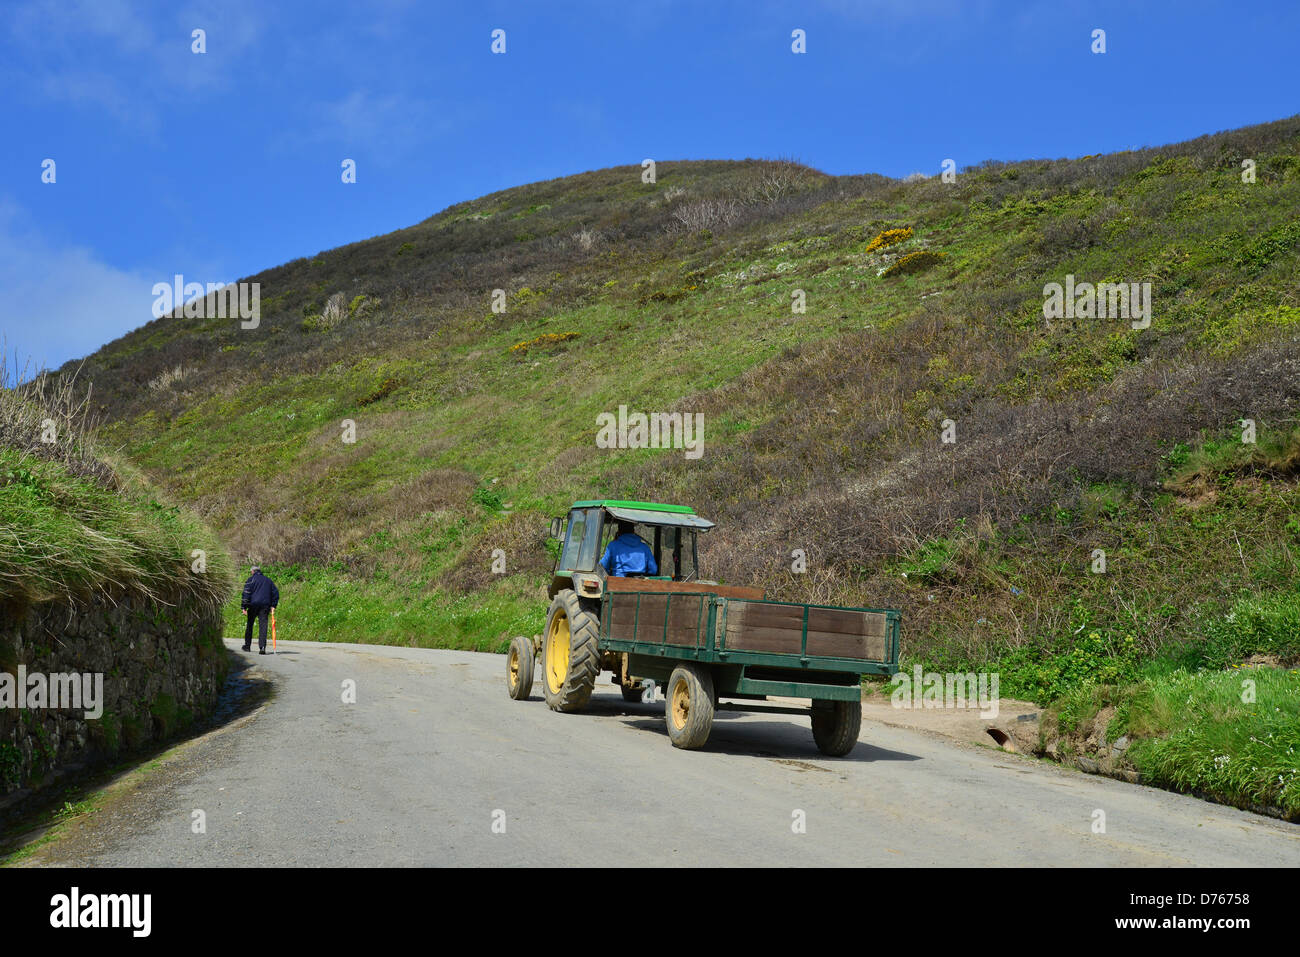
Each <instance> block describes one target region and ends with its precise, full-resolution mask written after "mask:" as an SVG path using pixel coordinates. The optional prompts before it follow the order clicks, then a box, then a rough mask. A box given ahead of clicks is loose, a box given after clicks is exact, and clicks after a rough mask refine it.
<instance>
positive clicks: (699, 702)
mask: <svg viewBox="0 0 1300 957" xmlns="http://www.w3.org/2000/svg"><path fill="white" fill-rule="evenodd" d="M664 690H665V698H666V701H665V704H664V723H666V724H667V725H668V737H669V739H670V740H671V741H672V743H673V747H674V748H685V749H687V750H689V749H691V748H699V747H703V746H704V742H705V741H707V740H709V731H710V730H712V728H713V676H712V675H711V674H709V672H708V669H706V668H701V667H700V666H699V665H694V664H690V665H678V666H677V667H676V668H674V669H673V673H672V675H671V676H670V677H669V678H668V687H667V688H666V689H664Z"/></svg>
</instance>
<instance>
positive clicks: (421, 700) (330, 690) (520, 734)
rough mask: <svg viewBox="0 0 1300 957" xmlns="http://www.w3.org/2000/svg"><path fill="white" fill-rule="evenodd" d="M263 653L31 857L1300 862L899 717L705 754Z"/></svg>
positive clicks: (445, 680) (368, 668)
mask: <svg viewBox="0 0 1300 957" xmlns="http://www.w3.org/2000/svg"><path fill="white" fill-rule="evenodd" d="M229 647H231V648H232V649H233V648H235V647H236V643H234V642H232V643H231V644H230V646H229ZM248 657H250V660H251V663H252V664H253V666H254V668H257V669H263V670H264V671H265V672H266V673H267V675H268V676H269V677H270V678H271V679H272V680H273V682H274V686H275V693H274V695H273V696H272V697H271V698H270V699H269V700H268V701H267V702H266V703H265V704H264V705H263V706H262V707H261V708H260V709H259V710H257V711H255V712H254V713H252V714H251V715H248V716H246V717H244V718H242V719H239V720H238V721H236V722H234V723H232V724H231V725H228V726H226V727H224V728H221V729H218V730H216V731H214V732H211V733H209V734H207V735H205V736H204V737H202V738H200V739H198V740H196V741H194V742H191V743H190V744H188V745H186V746H184V747H183V748H182V749H180V751H179V752H177V753H176V754H175V755H173V756H170V757H168V758H167V759H166V760H164V761H163V762H162V764H161V766H159V767H158V768H156V769H153V770H146V771H142V772H140V773H139V774H138V778H139V781H138V783H136V784H133V785H132V786H131V788H130V789H129V791H128V793H126V794H124V795H121V796H119V797H117V798H115V799H114V800H111V801H109V802H107V804H106V805H105V806H104V807H103V808H102V809H101V810H100V811H99V812H98V813H96V814H92V815H89V816H87V818H85V819H84V821H83V822H82V823H80V824H78V825H77V826H76V827H74V828H72V829H70V832H69V833H68V835H67V836H66V837H65V838H64V839H62V840H60V841H58V842H56V843H54V844H51V845H47V846H46V847H43V848H41V849H39V850H38V851H37V852H36V853H35V854H33V855H32V857H31V858H30V859H29V861H28V863H31V864H37V865H39V864H50V863H55V864H57V863H64V864H79V865H89V866H119V865H131V866H135V865H163V866H170V865H208V866H240V865H341V866H364V865H491V866H498V865H584V864H601V865H608V864H622V865H628V866H653V865H796V866H822V865H852V866H875V865H888V866H899V865H912V866H934V865H961V866H970V867H998V866H1003V865H1031V866H1041V865H1085V866H1117V865H1118V866H1129V865H1137V866H1144V865H1148V866H1169V865H1232V866H1242V865H1246V866H1250V865H1267V866H1296V865H1300V827H1296V826H1294V825H1290V824H1285V823H1282V822H1278V821H1273V820H1270V819H1267V818H1262V817H1257V816H1255V815H1252V814H1248V813H1245V812H1242V811H1238V810H1235V809H1232V808H1227V807H1221V806H1218V805H1214V804H1209V803H1205V802H1202V801H1199V800H1196V799H1194V798H1191V797H1186V796H1182V795H1177V794H1172V793H1168V792H1165V791H1161V790H1156V789H1152V788H1146V787H1136V786H1133V785H1129V784H1124V783H1122V782H1119V781H1114V780H1111V779H1109V778H1102V777H1093V776H1088V775H1084V774H1080V773H1078V772H1076V771H1072V770H1067V769H1063V768H1059V767H1055V766H1052V765H1049V764H1046V763H1043V762H1036V761H1033V760H1030V759H1028V758H1023V757H1019V756H1016V755H1011V754H1007V753H1004V752H1001V751H998V750H996V749H993V748H976V747H969V746H964V745H959V744H956V743H953V742H951V741H948V740H945V739H942V738H938V737H933V736H930V735H926V734H924V733H921V732H917V731H910V730H906V729H902V728H895V727H887V726H884V725H880V724H875V723H871V722H864V724H863V729H862V735H861V739H860V743H859V744H858V746H857V748H856V749H854V751H853V752H852V753H851V754H850V755H849V756H848V757H846V758H839V759H832V758H826V757H824V756H822V755H821V754H820V753H819V752H818V751H817V750H816V748H815V746H814V745H813V740H812V733H811V731H810V730H809V727H808V721H807V719H806V718H802V717H794V716H780V715H775V716H774V715H742V714H736V713H730V712H722V713H719V715H718V719H717V721H716V722H715V724H714V730H713V734H712V737H711V738H710V740H709V743H708V745H707V746H706V747H705V748H704V749H703V750H700V751H691V752H687V751H679V750H676V749H674V748H672V747H671V746H670V745H669V743H668V739H667V736H666V733H665V730H664V721H663V704H662V701H660V702H658V703H650V704H640V703H637V704H630V705H629V704H625V703H624V702H623V700H622V697H621V695H620V694H619V691H618V688H617V686H615V685H612V684H610V683H609V679H608V675H602V676H601V679H600V683H599V684H598V685H597V690H596V694H595V696H594V697H593V699H592V703H591V705H590V707H589V709H588V711H587V712H585V713H582V714H572V715H563V714H555V713H553V712H552V711H550V710H549V709H548V708H547V707H546V705H545V703H544V701H543V700H542V698H541V693H540V680H539V681H538V682H537V684H535V685H534V692H533V697H532V699H531V700H529V701H526V702H516V701H512V700H510V699H509V698H508V697H507V695H506V689H505V677H504V673H505V659H504V657H501V656H496V655H482V654H473V653H468V652H454V651H435V650H429V649H411V648H387V647H379V646H370V645H343V644H317V643H311V642H282V643H281V644H280V653H279V654H278V655H274V656H272V655H267V656H265V657H260V656H258V655H256V654H253V655H252V656H248ZM349 681H351V682H355V691H356V702H355V703H354V704H352V703H345V702H344V700H343V697H344V689H345V682H349ZM196 811H201V812H202V817H201V818H199V817H198V816H196V815H195V812H196ZM1098 812H1102V813H1103V814H1104V825H1105V830H1104V833H1096V832H1095V831H1094V827H1095V823H1096V822H1097V821H1098V820H1100V818H1098V817H1097V813H1098ZM199 820H201V821H202V823H203V825H204V827H203V828H202V829H198V828H196V827H195V822H196V821H199ZM800 823H802V824H803V828H802V829H801V828H800V827H799V825H800ZM196 831H199V833H196Z"/></svg>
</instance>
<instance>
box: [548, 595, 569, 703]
mask: <svg viewBox="0 0 1300 957" xmlns="http://www.w3.org/2000/svg"><path fill="white" fill-rule="evenodd" d="M567 677H569V619H568V618H567V617H565V614H564V612H562V611H557V612H556V613H555V616H554V617H553V618H552V619H551V628H550V631H549V632H548V633H547V635H546V683H547V684H548V685H550V688H551V693H552V694H559V693H560V689H561V688H563V687H564V679H565V678H567Z"/></svg>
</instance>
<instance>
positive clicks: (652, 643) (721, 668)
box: [599, 590, 902, 701]
mask: <svg viewBox="0 0 1300 957" xmlns="http://www.w3.org/2000/svg"><path fill="white" fill-rule="evenodd" d="M646 599H655V600H658V599H663V601H664V612H663V615H662V618H663V628H662V630H661V632H660V634H659V637H658V640H646V636H645V635H643V634H642V629H641V627H640V625H641V611H642V605H643V604H644V603H645V601H646ZM674 599H677V601H678V602H679V604H680V603H681V602H682V601H683V600H686V601H690V602H692V603H693V604H694V605H696V607H697V615H696V623H695V627H694V634H693V637H692V639H691V640H690V641H689V642H686V641H684V637H685V636H686V635H690V629H689V628H688V629H687V630H686V631H683V629H682V628H681V627H680V625H679V627H677V628H676V629H674V631H673V633H672V634H671V635H670V629H669V623H670V621H671V609H672V602H673V600H674ZM616 604H618V605H623V606H626V605H627V604H631V605H632V609H633V610H632V616H633V621H632V628H631V632H630V635H629V633H628V632H627V631H626V630H624V629H621V628H620V629H619V631H620V632H622V634H619V635H616V634H614V631H615V628H616V625H615V621H616V615H615V606H616ZM737 604H743V605H745V606H766V607H781V608H792V609H799V617H801V619H802V627H801V629H800V637H799V650H798V652H794V651H793V650H792V651H790V652H779V651H757V650H752V649H744V648H737V647H728V644H727V635H728V629H727V622H728V616H729V610H730V609H731V608H732V607H734V606H736V605H737ZM817 609H821V610H824V611H827V612H857V613H865V614H873V615H883V616H884V619H885V635H884V641H883V648H884V654H883V655H881V656H880V657H879V658H874V659H873V658H857V657H839V656H828V655H814V654H809V652H808V620H809V615H810V613H811V612H812V611H814V610H817ZM901 620H902V615H901V613H900V612H898V611H896V610H893V609H878V608H845V607H841V606H834V605H811V604H801V603H798V602H782V601H770V600H768V599H749V598H746V599H735V598H727V597H724V596H722V595H719V594H717V593H714V592H701V593H685V594H683V593H677V592H667V593H664V592H658V591H655V592H650V591H638V590H629V591H607V592H605V594H604V595H603V596H602V598H601V612H600V633H599V643H600V649H601V650H602V651H611V652H617V653H624V654H627V655H628V656H629V660H628V668H629V671H631V673H632V674H635V675H636V676H637V677H640V678H650V679H652V680H654V681H656V682H658V683H660V684H663V683H665V682H666V681H667V680H668V677H669V675H670V674H671V673H672V670H673V668H674V667H676V665H677V664H678V663H679V662H683V661H689V662H694V663H697V664H701V665H706V666H709V668H710V671H711V672H712V673H713V675H714V690H715V692H716V694H717V695H718V697H720V698H721V697H727V698H747V699H758V700H762V699H764V698H766V697H767V696H769V695H778V696H781V697H786V698H811V699H814V700H828V701H852V700H857V699H858V698H859V697H860V695H861V681H862V676H863V675H882V676H884V677H890V676H892V675H894V674H895V673H897V671H898V653H899V641H900V631H901ZM656 621H657V616H656ZM670 638H671V639H672V640H670Z"/></svg>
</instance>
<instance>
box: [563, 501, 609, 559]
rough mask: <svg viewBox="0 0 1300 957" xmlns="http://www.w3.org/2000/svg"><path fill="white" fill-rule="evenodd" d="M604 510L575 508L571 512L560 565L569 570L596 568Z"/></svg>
mask: <svg viewBox="0 0 1300 957" xmlns="http://www.w3.org/2000/svg"><path fill="white" fill-rule="evenodd" d="M603 514H604V513H603V511H602V510H601V509H598V508H575V509H573V511H571V512H569V531H568V534H567V535H565V536H564V551H563V552H562V553H561V554H560V567H561V568H563V569H567V570H569V571H578V572H590V571H595V570H596V559H597V558H599V557H600V556H599V555H597V554H596V546H597V545H599V544H600V526H601V518H602V516H603Z"/></svg>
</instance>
